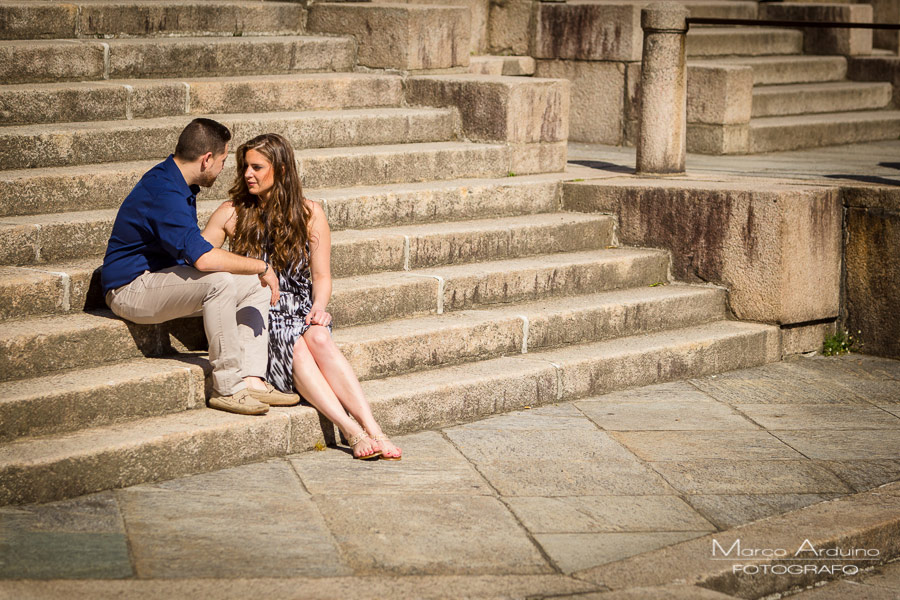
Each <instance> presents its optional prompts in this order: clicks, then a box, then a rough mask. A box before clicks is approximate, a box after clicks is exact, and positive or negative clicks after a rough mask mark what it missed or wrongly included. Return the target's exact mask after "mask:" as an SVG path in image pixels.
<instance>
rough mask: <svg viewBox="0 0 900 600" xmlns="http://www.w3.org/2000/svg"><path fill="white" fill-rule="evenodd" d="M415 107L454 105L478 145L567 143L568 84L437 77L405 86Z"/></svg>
mask: <svg viewBox="0 0 900 600" xmlns="http://www.w3.org/2000/svg"><path fill="white" fill-rule="evenodd" d="M406 98H407V101H408V102H410V103H412V104H422V105H428V106H441V107H444V106H455V107H456V108H458V109H459V112H460V116H461V117H462V130H463V134H464V135H465V136H466V137H467V138H469V139H473V140H476V141H508V142H514V143H519V144H528V143H537V142H564V141H565V140H566V136H567V135H568V131H569V84H568V82H566V81H561V80H550V79H536V78H531V77H503V76H487V75H433V76H425V77H411V78H409V79H408V80H407V81H406Z"/></svg>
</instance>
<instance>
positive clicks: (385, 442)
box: [372, 433, 403, 460]
mask: <svg viewBox="0 0 900 600" xmlns="http://www.w3.org/2000/svg"><path fill="white" fill-rule="evenodd" d="M372 439H373V440H375V441H376V442H378V446H379V447H380V448H381V458H382V459H383V460H400V459H401V458H403V450H401V449H400V448H399V447H398V446H396V445H394V442H392V441H391V438H389V437H388V436H386V435H384V434H383V433H380V434H378V435H373V436H372Z"/></svg>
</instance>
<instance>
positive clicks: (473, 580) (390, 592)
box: [0, 574, 716, 600]
mask: <svg viewBox="0 0 900 600" xmlns="http://www.w3.org/2000/svg"><path fill="white" fill-rule="evenodd" d="M597 589H603V588H602V586H599V585H597V584H595V583H586V582H583V581H578V580H577V579H574V578H572V577H568V576H565V575H559V574H554V575H521V574H520V575H443V576H442V575H372V576H362V575H360V576H355V577H283V578H281V577H262V578H246V579H224V578H223V579H153V580H149V579H128V580H96V579H95V580H88V581H77V580H66V581H64V582H59V581H47V582H45V581H34V580H28V581H23V580H19V581H4V582H0V591H3V592H7V591H8V592H9V593H10V594H11V595H12V597H13V598H16V599H17V600H39V599H40V600H43V599H45V598H48V597H59V596H60V595H65V596H66V597H67V598H70V599H71V600H113V599H115V598H121V597H123V596H124V597H128V596H149V597H157V598H188V597H194V596H197V595H198V594H202V595H205V596H210V597H212V596H215V597H216V598H219V599H221V600H242V599H244V598H248V597H250V596H255V595H261V596H265V597H267V598H281V599H283V600H334V599H335V598H339V597H350V596H352V597H354V598H360V599H366V600H369V599H373V600H374V599H377V598H385V597H388V596H390V597H391V598H396V599H397V600H440V599H442V598H446V597H447V591H448V590H453V593H454V594H465V595H467V596H469V597H471V598H496V597H507V598H516V599H519V598H522V599H525V598H527V597H530V596H533V595H535V594H538V595H543V596H547V597H552V596H556V595H564V596H565V595H571V594H579V593H584V592H590V591H592V590H597ZM694 589H697V588H694ZM701 593H702V591H701ZM695 598H703V599H704V600H705V599H707V598H709V596H695ZM712 598H713V600H716V599H715V597H712Z"/></svg>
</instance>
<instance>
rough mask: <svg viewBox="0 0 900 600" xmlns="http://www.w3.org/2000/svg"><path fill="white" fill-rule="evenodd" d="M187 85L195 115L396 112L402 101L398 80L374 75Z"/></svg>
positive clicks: (199, 81)
mask: <svg viewBox="0 0 900 600" xmlns="http://www.w3.org/2000/svg"><path fill="white" fill-rule="evenodd" d="M187 85H189V86H190V90H191V112H192V113H193V114H196V115H201V114H210V113H224V112H232V113H234V112H248V113H262V112H266V111H281V110H317V109H327V108H357V107H378V106H398V105H399V104H400V101H401V98H402V89H401V87H402V86H401V80H400V77H398V76H396V75H380V74H374V73H365V74H364V73H342V74H334V73H321V74H318V73H314V74H305V75H292V76H273V75H263V76H258V77H242V78H240V79H239V80H238V79H223V78H215V79H213V78H209V79H191V80H189V81H188V82H187Z"/></svg>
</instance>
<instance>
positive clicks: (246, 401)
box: [209, 389, 269, 415]
mask: <svg viewBox="0 0 900 600" xmlns="http://www.w3.org/2000/svg"><path fill="white" fill-rule="evenodd" d="M209 406H210V408H218V409H219V410H224V411H226V412H230V413H235V414H239V415H264V414H266V413H267V412H269V406H268V405H267V404H263V403H262V402H260V401H259V400H257V399H256V398H254V397H253V396H252V395H250V394H249V393H248V391H247V390H246V389H243V390H240V391H238V392H235V393H234V394H232V395H231V396H222V395H215V396H213V397H212V398H210V399H209Z"/></svg>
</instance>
